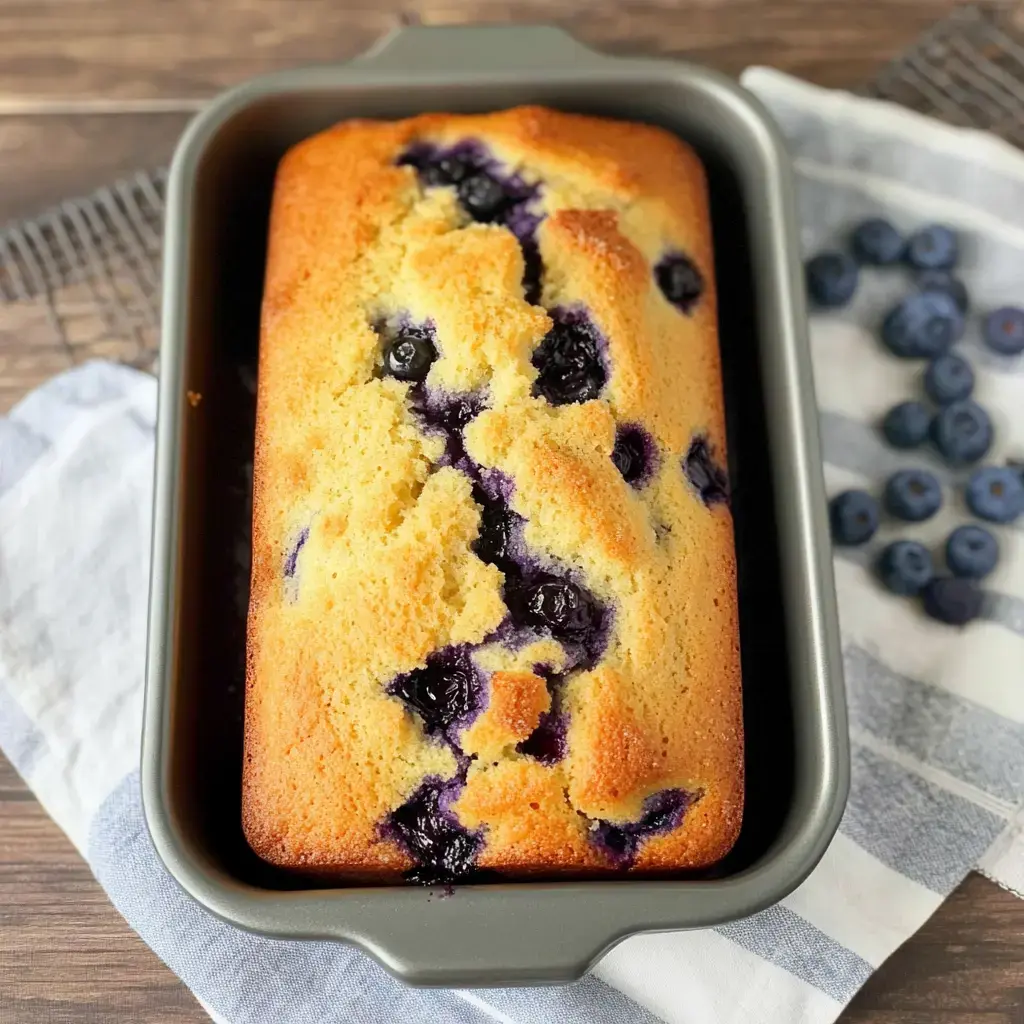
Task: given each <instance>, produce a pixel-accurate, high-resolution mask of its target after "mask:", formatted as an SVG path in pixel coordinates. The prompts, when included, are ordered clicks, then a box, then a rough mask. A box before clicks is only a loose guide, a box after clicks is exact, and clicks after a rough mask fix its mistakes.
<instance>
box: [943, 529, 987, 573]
mask: <svg viewBox="0 0 1024 1024" xmlns="http://www.w3.org/2000/svg"><path fill="white" fill-rule="evenodd" d="M998 561H999V545H998V543H996V539H995V537H993V536H992V534H991V533H989V532H988V530H986V529H985V528H984V527H983V526H973V525H971V526H958V527H957V528H956V529H955V530H954V531H953V532H952V533H951V534H950V535H949V539H948V540H947V541H946V565H948V566H949V571H950V572H951V573H952V574H953V575H954V576H963V577H965V578H967V579H972V580H980V579H981V578H982V577H983V576H987V575H988V574H989V573H990V572H991V571H992V570H993V569H994V568H995V567H996V563H997V562H998Z"/></svg>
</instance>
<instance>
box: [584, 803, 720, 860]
mask: <svg viewBox="0 0 1024 1024" xmlns="http://www.w3.org/2000/svg"><path fill="white" fill-rule="evenodd" d="M701 796H703V793H702V792H700V791H698V792H697V793H687V792H686V790H683V789H664V790H662V791H661V792H660V793H654V794H653V795H651V796H649V797H648V798H647V799H646V800H645V801H644V806H643V810H642V812H641V816H640V820H639V821H635V822H631V823H629V824H625V825H617V824H614V823H613V822H610V821H602V820H600V819H599V820H598V821H597V822H595V825H594V828H593V829H592V830H591V833H590V835H591V839H592V841H593V842H595V843H596V844H597V845H598V846H599V847H601V849H603V850H604V852H605V853H606V854H608V856H609V857H610V858H611V860H612V861H613V862H614V863H615V866H616V867H620V868H628V867H630V866H632V864H633V862H634V861H635V860H636V855H637V853H638V852H639V850H640V845H641V843H643V841H644V840H645V839H647V838H649V837H650V836H655V835H666V834H667V833H669V832H671V831H672V830H673V829H676V828H678V827H679V826H680V825H681V824H682V821H683V818H684V817H685V815H686V812H687V810H689V808H690V807H692V806H693V805H694V804H695V803H696V802H697V801H698V800H699V799H700V798H701Z"/></svg>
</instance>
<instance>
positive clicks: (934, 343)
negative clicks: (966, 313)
mask: <svg viewBox="0 0 1024 1024" xmlns="http://www.w3.org/2000/svg"><path fill="white" fill-rule="evenodd" d="M963 333H964V318H963V314H962V313H961V312H960V310H959V308H958V307H957V304H956V302H954V301H953V299H952V298H951V297H950V296H949V295H947V294H946V293H945V292H915V293H914V294H913V295H908V296H907V297H906V298H905V299H903V301H902V302H900V303H899V304H898V305H897V306H896V307H895V308H893V309H892V310H890V311H889V313H888V314H887V316H886V318H885V320H884V321H883V322H882V341H883V342H885V345H886V347H887V348H888V349H889V351H890V352H892V353H893V354H894V355H897V356H900V357H901V358H903V359H932V358H934V357H935V356H938V355H942V353H943V352H945V351H946V350H947V349H948V348H949V347H950V345H952V344H953V342H955V341H958V340H959V339H960V337H961V336H962V335H963Z"/></svg>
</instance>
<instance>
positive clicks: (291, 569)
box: [284, 526, 309, 579]
mask: <svg viewBox="0 0 1024 1024" xmlns="http://www.w3.org/2000/svg"><path fill="white" fill-rule="evenodd" d="M307 540H309V527H308V526H304V527H303V528H302V529H301V530H299V535H298V537H296V538H295V543H294V544H293V545H292V548H291V551H289V552H288V554H287V556H286V557H285V560H284V576H285V579H291V578H292V577H293V576H294V575H295V570H296V569H297V568H298V565H299V552H300V551H301V550H302V546H303V545H304V544H305V543H306V541H307Z"/></svg>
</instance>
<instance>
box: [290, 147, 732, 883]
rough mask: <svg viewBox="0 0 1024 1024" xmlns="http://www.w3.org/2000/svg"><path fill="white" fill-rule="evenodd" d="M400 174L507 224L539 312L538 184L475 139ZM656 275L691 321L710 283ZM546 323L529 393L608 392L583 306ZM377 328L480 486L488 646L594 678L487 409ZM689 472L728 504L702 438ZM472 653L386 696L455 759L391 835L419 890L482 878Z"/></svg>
mask: <svg viewBox="0 0 1024 1024" xmlns="http://www.w3.org/2000/svg"><path fill="white" fill-rule="evenodd" d="M399 163H400V164H405V165H410V166H412V167H414V168H415V170H416V172H417V175H418V176H419V178H420V180H421V181H422V183H423V184H424V185H426V186H428V187H438V186H441V187H451V188H453V189H454V190H455V194H456V196H457V198H458V200H459V203H460V205H461V206H462V208H463V210H464V211H465V212H466V213H467V215H468V216H469V218H470V219H471V220H474V221H477V222H483V223H492V224H501V225H503V226H504V227H507V228H508V229H509V230H510V231H512V232H513V234H515V235H516V237H517V238H518V239H519V242H520V245H521V247H522V251H523V256H524V264H525V272H524V281H523V285H524V295H525V298H526V300H527V301H528V302H534V303H535V302H537V301H538V299H539V297H540V290H541V275H542V270H543V268H542V265H541V260H540V254H539V249H538V246H537V241H536V229H537V226H538V225H539V223H540V216H539V215H538V214H536V213H534V212H532V200H533V199H535V198H536V196H537V192H538V189H537V186H535V185H527V184H526V183H525V182H524V181H523V180H522V179H521V178H520V177H519V176H518V175H515V174H508V173H506V172H505V171H504V170H503V169H502V167H501V166H500V165H499V163H498V162H497V161H496V160H494V159H493V158H492V157H491V156H490V155H489V154H488V153H487V151H486V150H485V149H484V147H483V146H481V145H480V144H478V143H476V142H473V141H466V142H461V143H458V144H456V145H454V146H452V147H450V148H448V149H440V148H438V147H435V146H430V145H416V146H414V147H412V148H411V149H410V150H408V151H407V152H406V153H405V154H403V156H402V157H401V158H400V159H399ZM654 278H655V281H656V282H657V284H658V287H659V288H660V289H661V291H662V294H663V295H664V296H665V298H666V299H667V300H668V301H669V302H670V303H671V304H672V305H674V306H675V307H676V308H677V309H679V311H680V312H681V313H683V314H684V315H690V314H691V313H692V311H693V309H694V307H695V306H696V304H697V303H698V302H699V301H700V299H701V296H702V295H703V292H704V287H705V285H704V278H703V276H702V275H701V273H700V271H699V270H698V268H697V267H696V266H695V264H694V263H693V261H692V260H690V259H689V258H688V257H687V256H685V255H684V254H682V253H677V252H672V253H668V254H667V255H666V256H664V257H663V258H662V260H661V261H660V262H659V263H658V264H657V266H655V267H654ZM549 313H550V316H551V320H552V327H551V330H550V331H549V332H548V334H547V335H546V336H545V337H544V339H543V340H542V341H541V343H540V344H539V345H538V346H537V348H536V350H535V351H534V353H533V355H532V357H531V362H532V364H533V366H534V368H535V369H536V370H537V378H536V381H535V382H534V387H533V394H534V395H535V396H537V397H543V398H544V399H546V400H547V401H548V402H549V403H550V404H552V405H565V404H570V403H577V402H587V401H591V400H593V399H596V398H598V397H599V395H600V394H601V392H602V390H603V389H604V387H605V385H606V383H607V381H608V368H607V343H606V340H605V339H604V338H603V337H602V335H601V333H600V331H599V330H598V328H597V325H596V324H595V323H594V322H593V321H592V320H591V319H590V317H589V316H588V315H587V313H586V311H585V310H583V309H563V308H556V309H551V310H549ZM377 331H378V334H380V335H381V337H382V352H381V361H382V367H381V372H382V374H383V375H384V376H388V377H393V378H396V379H397V380H401V381H405V382H407V383H408V384H410V385H411V388H410V405H411V408H412V411H413V412H414V413H415V414H416V415H417V417H418V418H419V419H420V421H421V422H422V423H423V425H424V427H425V428H426V429H427V430H429V431H432V432H435V433H439V434H441V435H442V436H443V437H444V439H445V454H444V455H443V456H442V458H441V463H440V464H442V465H450V466H454V467H455V468H457V469H459V470H461V471H462V472H464V473H465V474H466V475H467V476H468V477H469V478H470V480H471V481H472V483H473V497H474V499H475V501H476V502H477V504H478V505H479V506H480V508H481V510H482V512H481V523H480V533H479V536H478V538H477V540H476V542H475V543H474V545H473V549H474V551H475V553H476V554H477V555H478V557H480V558H481V559H483V560H484V561H485V562H488V563H490V564H492V565H495V566H496V567H497V568H499V569H500V570H501V571H502V573H503V575H504V578H505V579H504V586H503V597H504V600H505V604H506V606H507V608H508V612H509V614H508V618H507V620H506V622H504V623H503V624H502V626H501V627H500V628H499V630H498V633H497V634H496V635H495V636H494V637H490V638H488V639H491V640H493V639H502V640H504V641H507V642H509V643H511V644H515V643H517V642H520V641H521V640H522V638H523V637H524V636H530V635H535V634H536V635H541V636H549V637H552V638H553V639H555V640H557V641H559V643H560V644H561V645H562V646H563V648H564V649H565V651H566V656H567V665H566V671H568V670H571V669H579V668H590V667H592V666H593V665H594V664H596V662H597V661H598V659H599V658H600V656H601V654H602V652H603V650H604V647H605V644H606V643H607V637H608V629H609V622H610V610H609V609H607V608H605V607H604V606H603V605H602V603H601V602H599V601H598V600H597V598H596V597H595V596H594V595H593V594H592V593H590V592H589V591H588V590H587V589H586V588H585V587H583V586H581V585H580V584H579V583H577V582H575V581H574V580H572V579H570V578H569V577H568V575H558V574H555V573H553V572H551V571H550V570H549V569H546V568H543V567H541V566H540V565H539V564H537V563H535V561H534V560H533V559H531V557H530V555H529V553H528V552H527V551H526V549H525V547H524V545H523V542H522V527H523V520H522V518H521V517H520V516H519V515H517V514H516V513H515V512H514V511H512V509H511V508H510V506H509V499H510V492H511V489H512V486H513V484H512V481H510V480H507V479H506V478H504V477H502V476H501V474H499V473H495V472H493V471H486V470H482V469H481V467H479V466H478V465H476V464H475V463H474V462H473V461H472V460H471V459H470V458H469V456H468V454H467V453H466V450H465V446H464V443H463V430H464V429H465V427H466V425H467V424H468V423H469V422H470V420H472V419H473V417H474V416H476V415H477V414H478V413H479V412H480V411H481V410H482V408H483V407H484V402H483V400H482V398H481V396H478V395H438V394H432V393H431V392H430V391H428V389H427V387H426V378H427V376H428V374H429V372H430V367H431V366H432V365H433V363H434V361H435V360H436V359H437V357H438V349H437V343H436V336H435V332H434V327H433V325H432V324H431V323H429V322H428V323H423V324H416V323H412V322H411V321H410V320H409V319H408V318H406V319H403V320H401V321H399V322H397V323H390V324H389V323H381V324H378V325H377ZM612 461H613V463H614V464H615V466H616V468H617V469H618V470H619V472H620V473H621V474H622V477H623V479H624V480H625V481H626V482H627V483H628V484H630V486H632V487H635V488H640V487H642V486H644V485H645V484H646V483H647V482H648V481H649V480H650V478H651V476H652V475H653V474H654V472H655V470H656V468H657V464H658V451H657V446H656V445H655V442H654V439H653V437H651V435H650V434H649V433H648V432H647V431H646V430H645V429H644V428H643V427H641V426H640V425H638V424H624V425H621V426H620V427H619V428H618V430H617V433H616V440H615V447H614V450H613V452H612ZM682 463H683V465H682V468H683V471H684V473H685V474H686V476H687V479H688V480H689V482H690V484H691V486H693V488H694V489H695V491H696V492H697V493H698V495H699V496H700V498H701V500H702V501H703V502H704V503H705V504H706V505H709V506H710V505H712V504H715V503H716V502H727V501H728V478H727V476H726V473H725V471H724V469H722V467H720V466H719V465H718V464H717V462H716V461H715V459H714V457H713V452H712V451H711V448H710V446H709V445H708V443H707V441H706V440H705V439H704V438H702V437H697V438H695V439H694V441H693V443H692V444H691V446H690V449H689V451H688V452H687V454H686V456H685V458H684V459H683V460H682ZM306 535H308V531H307V532H306V534H304V535H303V537H302V538H300V542H299V545H298V546H297V547H296V550H295V552H294V554H293V556H291V560H290V563H289V564H290V565H291V571H292V572H294V562H295V559H296V558H297V555H298V547H299V546H301V542H302V541H303V540H304V539H305V536H306ZM471 653H472V650H471V648H470V647H468V646H466V645H459V646H453V647H447V648H444V649H442V650H439V651H435V652H434V653H432V654H430V655H429V656H428V657H427V659H426V665H425V666H424V667H423V668H419V669H415V670H413V671H412V672H407V673H404V674H401V675H399V676H397V677H396V678H395V679H393V680H392V681H391V684H390V685H389V687H388V692H389V693H391V694H392V695H393V696H396V697H398V698H399V699H400V700H402V701H403V703H404V704H405V705H406V706H407V707H408V708H409V709H410V710H412V711H414V712H415V713H416V714H417V715H419V717H420V718H421V719H422V721H423V724H424V729H425V730H426V732H427V733H428V734H430V735H432V736H434V737H436V738H438V739H440V740H441V741H442V742H445V743H447V744H448V745H449V746H450V747H451V748H452V750H453V752H454V753H455V755H456V757H457V758H458V761H459V770H458V772H457V774H456V775H455V777H453V778H451V779H440V778H433V777H432V778H428V779H425V780H424V781H423V783H422V785H421V786H420V788H419V789H418V790H417V791H416V793H414V794H413V795H412V797H410V799H409V800H407V801H406V802H405V803H404V804H402V805H401V806H400V807H398V808H397V809H396V810H395V811H394V812H392V814H391V815H389V817H388V820H387V821H386V822H385V824H384V826H383V831H384V833H385V834H388V835H390V836H392V837H393V838H395V839H397V840H398V841H399V842H400V843H401V844H402V845H403V846H404V847H405V849H406V850H407V851H408V852H409V853H410V855H411V856H412V857H413V859H414V860H415V861H416V866H415V867H414V868H413V869H412V871H411V872H410V873H409V876H408V877H409V879H410V880H412V881H419V882H423V883H427V884H433V883H436V882H441V883H444V884H450V883H451V882H454V881H456V880H459V881H467V880H470V879H473V878H475V879H479V878H481V877H484V874H483V873H481V872H480V871H479V870H478V869H477V868H476V866H475V862H476V858H477V856H478V854H479V852H480V849H481V848H482V845H483V837H482V835H481V834H479V833H475V832H470V831H469V830H467V829H465V828H464V827H463V826H462V825H461V824H460V823H459V822H458V820H457V819H456V818H455V816H454V815H453V814H452V813H451V810H450V805H451V803H452V802H453V800H454V799H455V798H456V797H457V796H458V793H459V791H460V790H461V788H462V786H463V785H464V784H465V779H466V773H467V771H468V768H469V764H470V762H471V758H469V757H467V756H466V755H465V754H464V753H463V751H462V749H461V748H460V746H459V742H458V738H459V737H458V732H459V730H460V729H461V727H462V726H464V725H465V724H466V723H467V722H468V721H469V720H470V719H471V718H472V717H473V716H474V715H475V714H476V713H477V712H479V710H480V709H481V706H482V703H483V682H484V681H483V679H482V678H481V675H480V673H479V671H478V670H477V669H476V667H475V665H474V663H473V661H472V658H471ZM534 671H535V672H537V673H538V674H540V675H543V676H544V678H545V679H546V680H547V683H548V689H549V692H550V693H551V699H552V707H551V710H550V711H549V712H547V713H546V714H545V715H544V716H543V717H542V719H541V721H540V723H539V725H538V726H537V728H536V729H535V730H534V732H533V733H532V734H531V735H530V737H529V738H528V739H526V740H525V741H523V742H522V743H520V744H519V745H518V747H517V750H518V751H519V752H520V753H522V754H525V755H527V756H529V757H533V758H535V759H536V760H538V761H541V762H542V763H544V764H553V763H555V762H557V761H559V760H561V759H562V758H563V757H564V756H565V733H566V726H567V722H566V718H565V715H564V714H563V713H562V711H561V708H560V697H561V688H562V682H563V680H562V678H561V677H560V676H556V675H553V674H551V673H550V671H549V670H548V669H547V668H546V667H545V666H535V668H534ZM699 797H700V794H699V793H693V794H690V793H686V792H684V791H682V790H664V791H662V792H660V793H656V794H654V795H653V796H651V797H650V798H649V799H648V801H647V802H646V803H645V805H644V808H643V812H642V815H641V818H640V820H638V821H636V822H633V823H631V824H625V825H621V824H612V823H611V822H606V821H595V822H593V839H594V841H595V842H596V843H598V844H600V845H601V846H602V848H603V849H605V851H606V852H607V853H608V855H609V857H610V858H611V859H612V860H613V862H615V863H616V864H618V865H620V866H623V867H625V866H628V865H629V864H630V863H631V862H632V860H633V858H634V857H635V855H636V852H637V850H638V848H639V845H640V843H641V842H642V841H643V839H644V838H645V837H647V836H649V835H653V834H655V833H658V832H664V831H669V830H670V829H672V828H675V827H676V826H677V825H678V824H679V822H680V821H681V820H682V818H683V815H684V814H685V812H686V809H687V808H688V807H689V806H690V805H691V804H692V803H693V802H694V801H695V800H697V799H699Z"/></svg>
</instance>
